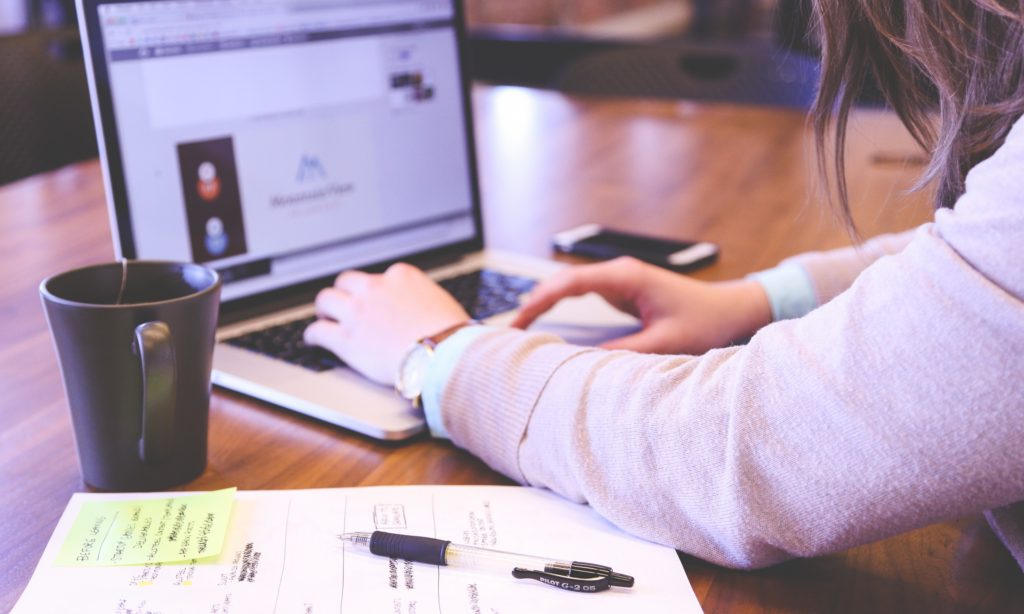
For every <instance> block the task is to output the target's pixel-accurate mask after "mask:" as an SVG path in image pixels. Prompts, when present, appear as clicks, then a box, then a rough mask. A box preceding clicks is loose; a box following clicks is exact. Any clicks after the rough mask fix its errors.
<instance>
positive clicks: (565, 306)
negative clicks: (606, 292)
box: [530, 294, 640, 345]
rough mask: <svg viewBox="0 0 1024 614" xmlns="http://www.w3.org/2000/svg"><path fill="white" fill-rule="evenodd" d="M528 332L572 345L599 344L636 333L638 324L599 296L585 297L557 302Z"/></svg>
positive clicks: (638, 327) (590, 295) (634, 319)
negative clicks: (549, 336)
mask: <svg viewBox="0 0 1024 614" xmlns="http://www.w3.org/2000/svg"><path fill="white" fill-rule="evenodd" d="M530 330H533V331H538V332H545V333H551V334H553V335H558V336H559V337H561V338H563V339H565V340H566V341H568V342H569V343H572V344H575V345H599V344H601V343H604V342H605V341H610V340H612V339H617V338H619V337H622V336H625V335H631V334H633V333H635V332H637V331H638V330H640V323H639V322H638V321H637V319H636V318H634V317H633V316H631V315H628V314H625V313H622V312H621V311H619V310H618V309H615V308H614V307H612V306H611V305H609V304H608V303H606V302H605V301H604V299H602V298H601V297H600V296H598V295H596V294H588V295H586V296H581V297H577V298H569V299H565V300H563V301H561V302H560V303H558V304H557V305H555V307H554V308H553V309H552V310H551V311H549V312H548V313H546V314H544V316H543V317H542V318H541V319H540V320H538V321H537V322H536V323H535V324H534V325H533V326H531V327H530Z"/></svg>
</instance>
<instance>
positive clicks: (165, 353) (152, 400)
mask: <svg viewBox="0 0 1024 614" xmlns="http://www.w3.org/2000/svg"><path fill="white" fill-rule="evenodd" d="M135 347H136V348H138V354H139V361H140V363H141V364H142V437H140V438H139V458H140V459H141V460H142V461H143V462H145V463H154V462H159V461H162V460H164V459H166V458H167V457H168V456H170V452H171V448H172V447H173V445H174V441H173V440H174V410H175V407H176V406H177V404H178V403H177V389H178V387H177V385H176V380H177V373H176V371H175V361H174V343H173V342H172V340H171V328H170V327H169V326H167V324H165V323H163V322H146V323H145V324H139V325H138V326H137V327H135Z"/></svg>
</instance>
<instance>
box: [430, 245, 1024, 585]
mask: <svg viewBox="0 0 1024 614" xmlns="http://www.w3.org/2000/svg"><path fill="white" fill-rule="evenodd" d="M1018 251H1019V250H1018ZM1021 373H1024V306H1022V304H1021V302H1020V300H1019V299H1017V298H1015V297H1013V296H1011V295H1009V294H1007V293H1006V292H1005V291H1003V290H1002V289H1000V288H998V287H996V286H994V285H993V284H992V283H991V282H990V281H989V280H988V279H986V278H985V277H984V276H983V275H982V274H980V273H979V272H978V271H976V270H974V269H972V268H971V267H970V266H967V265H966V264H965V263H964V262H963V260H962V259H961V258H960V257H959V256H958V255H957V254H956V252H955V251H954V250H952V249H951V248H950V247H949V246H948V245H946V244H945V243H944V242H943V241H942V240H941V239H940V238H939V237H938V236H936V233H935V230H934V229H931V230H928V231H925V232H923V233H922V234H920V235H919V236H918V238H917V240H915V242H914V243H913V244H912V245H911V246H910V247H909V248H908V249H907V251H905V252H904V253H903V254H901V255H899V256H896V257H893V258H890V259H887V260H886V261H882V262H879V263H877V264H876V265H875V266H873V267H872V268H870V269H869V270H867V271H865V272H864V274H863V275H862V277H861V278H860V279H859V280H858V281H857V282H856V283H855V284H854V286H853V287H852V288H851V289H850V291H848V292H847V293H845V294H843V295H841V296H840V297H838V298H837V299H836V300H834V301H832V302H830V303H828V304H827V305H825V306H824V307H822V308H821V309H818V310H816V311H815V312H814V313H812V314H810V315H809V316H807V317H805V318H802V319H800V320H791V321H787V322H782V323H778V324H774V325H771V326H768V327H766V328H764V329H762V330H761V332H760V333H759V334H757V335H756V336H755V337H754V338H753V340H752V341H751V342H750V343H749V344H748V345H747V346H744V347H736V348H727V349H721V350H715V351H712V352H710V353H708V354H706V355H705V356H703V357H699V358H696V357H664V356H650V355H638V354H632V353H627V352H607V351H600V350H593V349H587V348H579V347H573V346H568V345H565V344H563V343H561V342H559V341H558V340H557V339H555V338H552V337H548V336H544V335H538V334H530V333H522V332H515V331H494V332H490V333H487V334H484V335H482V336H481V337H479V338H478V339H477V340H476V341H475V342H474V343H472V344H471V345H470V346H469V347H468V348H467V349H466V350H465V353H464V354H463V356H462V359H461V360H460V361H459V364H458V366H457V368H456V369H455V371H454V373H453V374H452V376H451V378H450V380H449V381H448V383H447V385H446V386H445V388H444V392H443V395H442V400H441V406H442V407H443V410H444V411H443V421H444V424H445V426H446V428H447V431H448V433H449V434H450V435H451V437H452V439H453V441H454V442H455V443H456V444H458V445H460V446H462V447H465V448H467V449H469V450H470V451H471V452H473V453H474V454H477V455H478V456H480V457H482V458H483V459H484V460H486V461H487V462H488V463H489V464H490V465H492V466H493V467H495V468H496V469H498V470H499V471H502V472H503V473H506V474H507V475H510V476H512V477H513V478H515V479H517V480H519V481H521V482H523V483H527V484H532V485H536V486H544V487H547V488H550V489H552V490H554V491H556V492H559V493H561V494H562V495H564V496H566V497H568V498H571V499H573V500H576V501H581V502H584V501H585V502H588V503H589V504H590V505H591V506H593V507H594V508H595V509H596V510H598V511H599V512H600V513H602V514H603V515H605V516H606V517H608V518H609V519H611V520H612V521H613V522H615V523H616V524H618V525H619V526H621V527H622V528H624V529H625V530H627V531H629V532H632V533H635V534H638V535H641V536H643V537H646V538H648V539H651V540H654V541H658V542H661V543H665V544H669V545H671V546H673V547H676V548H678V549H681V550H684V551H686V552H690V553H692V554H695V555H697V556H699V557H701V558H705V559H708V560H711V561H713V562H717V563H721V564H725V565H731V566H738V567H756V566H763V565H769V564H772V563H775V562H778V561H781V560H783V559H786V558H789V557H793V556H810V555H815V554H821V553H825V552H831V551H836V550H841V549H845V548H847V547H850V546H853V545H855V544H861V543H865V542H868V541H872V540H875V539H879V538H882V537H885V536H888V535H892V534H895V533H899V532H902V531H905V530H908V529H910V528H913V527H917V526H922V525H925V524H929V523H931V522H934V521H938V520H940V519H946V518H953V517H958V516H961V515H964V514H967V513H972V512H977V511H980V510H983V509H988V508H991V507H997V506H1002V505H1006V504H1008V503H1011V502H1013V501H1016V500H1019V499H1024V446H1021V445H1020V442H1021V441H1024V420H1021V419H1020V417H1021V412H1022V411H1024V406H1022V395H1021V388H1020V379H1019V378H1020V374H1021Z"/></svg>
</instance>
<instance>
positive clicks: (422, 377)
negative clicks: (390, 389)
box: [395, 320, 479, 407]
mask: <svg viewBox="0 0 1024 614" xmlns="http://www.w3.org/2000/svg"><path fill="white" fill-rule="evenodd" d="M476 324H479V322H477V321H476V320H469V321H468V322H460V323H458V324H456V325H455V326H450V327H448V328H446V329H444V330H443V331H441V332H439V333H437V334H436V335H431V336H429V337H424V338H422V339H420V340H419V341H417V342H416V343H415V344H413V346H412V347H411V348H409V351H408V352H406V354H405V358H403V359H402V363H401V365H400V366H399V367H398V377H396V378H395V391H396V392H398V394H400V395H401V396H402V397H403V398H405V399H408V400H409V401H412V404H413V405H414V406H416V407H420V405H421V398H422V396H423V386H424V383H425V382H426V378H427V370H428V369H429V368H430V364H431V363H432V362H434V348H436V347H437V346H438V345H439V344H440V343H441V342H442V341H444V340H445V339H447V338H448V337H451V336H452V335H454V334H455V333H457V332H459V331H460V330H462V329H463V328H466V327H467V326H473V325H476Z"/></svg>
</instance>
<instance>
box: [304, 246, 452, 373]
mask: <svg viewBox="0 0 1024 614" xmlns="http://www.w3.org/2000/svg"><path fill="white" fill-rule="evenodd" d="M316 310H317V315H319V316H320V319H319V320H317V321H316V322H314V323H313V324H310V325H309V327H308V328H307V329H306V333H305V341H306V343H307V344H309V345H318V346H321V347H323V348H326V349H327V350H330V351H331V352H334V353H335V354H336V355H337V356H338V357H339V358H341V359H342V360H344V361H345V362H346V363H348V365H349V366H350V367H352V368H353V369H355V370H356V371H359V372H360V373H362V374H363V375H365V376H366V377H368V378H369V379H371V380H373V381H375V382H377V383H380V384H384V385H387V386H391V385H393V384H394V383H395V377H396V376H397V375H398V368H399V366H400V365H401V362H402V359H403V358H404V357H405V354H406V352H407V351H408V350H409V349H410V348H411V347H412V345H413V344H414V343H416V341H418V340H419V339H422V338H423V337H426V336H429V335H434V334H437V333H440V332H441V331H443V330H445V329H447V328H450V327H452V326H455V325H456V324H459V323H460V322H465V321H467V320H469V314H467V313H466V310H465V309H463V308H462V306H461V305H459V304H458V303H457V302H456V301H455V299H454V298H452V297H451V295H450V294H448V293H447V292H445V291H444V290H443V289H442V288H441V287H440V286H438V285H437V284H436V283H434V281H433V280H431V279H430V278H429V277H427V276H426V275H425V274H424V273H423V272H422V271H420V270H419V269H417V268H416V267H414V266H411V265H408V264H396V265H393V266H392V267H391V268H389V269H388V270H387V271H386V272H385V273H384V274H383V275H371V274H369V273H363V272H361V271H346V272H344V273H342V274H341V275H339V276H338V279H337V280H336V281H335V282H334V287H332V288H325V289H323V290H321V291H320V293H319V294H318V295H317V297H316Z"/></svg>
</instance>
